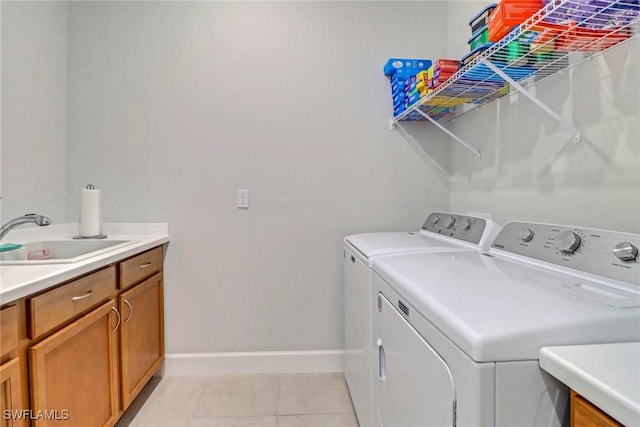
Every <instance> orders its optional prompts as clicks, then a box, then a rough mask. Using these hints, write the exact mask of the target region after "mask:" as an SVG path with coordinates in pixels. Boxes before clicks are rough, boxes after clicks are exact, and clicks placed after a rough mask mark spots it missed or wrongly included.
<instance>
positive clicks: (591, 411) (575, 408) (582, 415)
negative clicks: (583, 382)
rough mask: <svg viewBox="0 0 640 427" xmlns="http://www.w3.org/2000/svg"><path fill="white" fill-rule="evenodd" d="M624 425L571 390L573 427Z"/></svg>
mask: <svg viewBox="0 0 640 427" xmlns="http://www.w3.org/2000/svg"><path fill="white" fill-rule="evenodd" d="M621 426H622V424H620V423H619V422H617V421H616V420H614V419H613V418H611V417H610V416H608V415H607V414H605V413H604V412H602V411H601V410H600V409H598V408H597V407H596V406H594V405H593V404H592V403H591V402H589V401H588V400H586V399H585V398H584V397H582V396H580V395H579V394H577V393H576V392H575V391H573V390H571V427H621Z"/></svg>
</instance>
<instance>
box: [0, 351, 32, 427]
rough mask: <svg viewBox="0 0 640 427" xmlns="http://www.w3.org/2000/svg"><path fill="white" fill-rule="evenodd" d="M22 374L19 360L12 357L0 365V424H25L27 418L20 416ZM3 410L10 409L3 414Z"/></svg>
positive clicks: (14, 426) (6, 426)
mask: <svg viewBox="0 0 640 427" xmlns="http://www.w3.org/2000/svg"><path fill="white" fill-rule="evenodd" d="M21 409H24V405H23V404H22V376H21V374H20V360H19V358H17V357H16V358H14V359H11V360H9V361H8V362H6V363H3V364H2V365H0V426H2V427H17V426H23V425H26V423H27V419H26V418H24V417H22V416H21V412H20V410H21ZM5 411H10V412H9V416H5Z"/></svg>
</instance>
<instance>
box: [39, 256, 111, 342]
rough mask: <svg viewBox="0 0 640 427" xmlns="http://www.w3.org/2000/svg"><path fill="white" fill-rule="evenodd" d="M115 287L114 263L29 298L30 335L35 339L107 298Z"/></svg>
mask: <svg viewBox="0 0 640 427" xmlns="http://www.w3.org/2000/svg"><path fill="white" fill-rule="evenodd" d="M115 290H116V270H115V267H114V266H110V267H107V268H104V269H102V270H98V271H96V272H94V273H91V274H89V275H87V276H84V277H82V278H79V279H75V280H73V281H71V282H68V283H66V284H64V285H62V286H60V287H57V288H55V289H52V290H50V291H46V292H44V293H42V294H40V295H38V296H35V297H32V298H28V299H27V305H28V308H29V338H36V337H38V336H40V335H42V334H44V333H45V332H47V331H50V330H51V329H53V328H55V327H56V326H59V325H61V324H63V323H64V322H65V321H67V320H69V319H72V318H73V317H75V316H77V315H79V314H81V313H83V312H85V311H87V310H88V309H90V308H92V307H95V306H96V305H98V304H99V303H101V302H103V301H106V300H107V299H108V298H110V297H111V296H112V295H113V294H114V292H115Z"/></svg>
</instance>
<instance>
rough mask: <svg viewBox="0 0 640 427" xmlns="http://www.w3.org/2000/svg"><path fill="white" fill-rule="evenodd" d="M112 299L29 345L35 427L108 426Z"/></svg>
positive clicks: (114, 388) (113, 357)
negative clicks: (36, 342) (51, 426)
mask: <svg viewBox="0 0 640 427" xmlns="http://www.w3.org/2000/svg"><path fill="white" fill-rule="evenodd" d="M115 310H116V309H115V301H114V300H111V301H108V302H107V303H106V304H103V305H102V306H100V307H99V308H97V309H95V310H93V311H92V312H90V313H88V314H86V315H85V316H83V317H81V318H80V319H78V320H76V321H75V322H73V323H71V324H70V325H67V326H66V327H64V328H63V329H61V330H60V331H58V332H56V333H54V334H53V335H51V336H50V337H48V338H47V339H45V340H43V341H41V342H39V343H38V344H36V345H34V346H32V347H31V348H29V361H30V377H31V384H30V386H31V387H30V388H31V405H32V410H33V413H34V414H38V413H48V414H53V415H54V416H52V417H51V418H53V419H47V417H43V418H42V419H40V418H38V419H35V420H34V426H35V427H41V426H48V425H57V424H63V425H65V426H69V427H75V426H77V427H88V426H95V427H99V426H111V425H113V424H114V423H115V421H116V419H117V416H118V411H119V400H118V369H117V366H118V365H117V348H118V346H117V332H116V330H117V328H118V326H119V324H120V319H119V316H118V315H117V313H116V312H115Z"/></svg>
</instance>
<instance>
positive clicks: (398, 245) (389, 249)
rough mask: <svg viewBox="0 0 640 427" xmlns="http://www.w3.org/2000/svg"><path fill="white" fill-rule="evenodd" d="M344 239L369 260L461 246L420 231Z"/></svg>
mask: <svg viewBox="0 0 640 427" xmlns="http://www.w3.org/2000/svg"><path fill="white" fill-rule="evenodd" d="M344 240H345V242H347V243H348V244H349V245H350V246H351V247H353V248H354V249H355V250H357V251H358V252H359V253H360V254H361V255H362V256H363V257H364V258H365V259H367V260H368V259H370V258H372V257H375V256H379V255H392V254H399V253H405V252H406V253H410V252H419V251H429V250H431V249H437V250H449V249H451V250H455V249H459V248H460V246H459V245H456V244H453V243H450V242H447V241H445V240H443V239H436V238H434V237H430V236H428V235H427V234H425V233H421V232H418V231H410V232H391V233H362V234H352V235H351V236H347V237H345V239H344Z"/></svg>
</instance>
